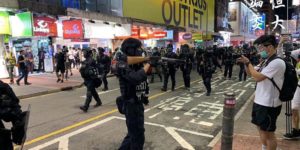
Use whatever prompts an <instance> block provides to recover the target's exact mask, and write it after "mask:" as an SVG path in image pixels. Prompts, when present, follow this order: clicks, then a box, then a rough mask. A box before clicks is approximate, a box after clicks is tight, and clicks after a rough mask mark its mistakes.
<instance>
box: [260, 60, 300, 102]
mask: <svg viewBox="0 0 300 150" xmlns="http://www.w3.org/2000/svg"><path fill="white" fill-rule="evenodd" d="M277 58H279V59H281V60H283V61H284V63H285V66H286V69H285V72H284V80H283V85H282V89H281V90H280V88H279V87H278V86H277V84H276V83H275V82H274V79H273V78H272V79H270V80H271V81H272V83H273V84H274V86H275V87H276V88H277V89H278V91H279V99H280V100H281V101H282V102H287V101H291V100H292V99H293V97H294V94H295V91H296V89H297V86H298V78H297V73H296V69H295V67H294V66H293V65H292V64H291V63H289V62H287V61H286V60H284V59H282V58H280V57H277V56H276V55H274V56H271V58H270V59H269V60H268V61H267V63H266V66H267V65H268V64H269V63H270V62H271V61H272V60H274V59H277Z"/></svg>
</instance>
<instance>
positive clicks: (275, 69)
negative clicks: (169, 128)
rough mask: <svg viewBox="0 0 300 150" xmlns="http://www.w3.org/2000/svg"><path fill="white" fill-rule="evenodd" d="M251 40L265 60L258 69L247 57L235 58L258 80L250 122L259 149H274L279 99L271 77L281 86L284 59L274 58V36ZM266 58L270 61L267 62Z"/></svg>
mask: <svg viewBox="0 0 300 150" xmlns="http://www.w3.org/2000/svg"><path fill="white" fill-rule="evenodd" d="M254 43H256V44H258V45H259V53H260V55H261V58H262V59H264V61H263V62H262V63H261V65H260V67H259V68H258V71H257V70H256V69H255V68H254V67H253V65H252V64H251V62H250V61H249V59H248V58H247V57H245V56H241V57H240V58H239V59H238V61H239V62H243V63H244V64H245V67H246V71H247V73H248V74H249V75H250V76H251V77H253V78H254V80H255V81H256V82H257V85H256V90H255V98H254V104H253V109H252V121H251V122H252V123H253V124H255V125H256V126H257V129H258V132H259V135H260V140H261V142H262V149H263V150H266V149H268V150H276V149H277V140H276V137H275V133H274V132H275V130H276V120H277V117H278V116H279V114H280V111H281V107H282V102H281V101H280V100H279V90H277V88H276V87H274V85H273V83H272V82H271V80H270V79H272V78H273V80H274V82H275V83H276V85H277V86H278V87H279V88H280V89H281V88H282V85H283V79H284V72H285V69H286V66H285V62H284V61H283V60H281V59H273V58H274V57H277V55H276V48H277V42H276V38H275V36H273V35H263V36H261V37H259V38H258V39H257V40H256V41H255V42H254ZM269 59H270V60H272V61H270V62H268V60H269Z"/></svg>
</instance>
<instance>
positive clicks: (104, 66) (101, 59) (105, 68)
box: [97, 47, 111, 91]
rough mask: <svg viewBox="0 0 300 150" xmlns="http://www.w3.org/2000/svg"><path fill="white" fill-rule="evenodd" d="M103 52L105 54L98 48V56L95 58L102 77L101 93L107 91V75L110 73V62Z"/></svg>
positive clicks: (103, 50) (102, 49)
mask: <svg viewBox="0 0 300 150" xmlns="http://www.w3.org/2000/svg"><path fill="white" fill-rule="evenodd" d="M104 52H105V49H104V48H102V47H98V53H99V55H98V57H97V65H98V66H99V69H100V74H101V76H102V82H103V84H104V87H103V89H102V91H107V90H108V82H107V74H108V73H109V71H110V64H111V60H110V58H109V57H108V56H107V55H105V54H104Z"/></svg>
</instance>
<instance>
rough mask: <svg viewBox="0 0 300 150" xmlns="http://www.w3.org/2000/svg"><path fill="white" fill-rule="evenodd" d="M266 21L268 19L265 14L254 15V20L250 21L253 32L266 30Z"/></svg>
mask: <svg viewBox="0 0 300 150" xmlns="http://www.w3.org/2000/svg"><path fill="white" fill-rule="evenodd" d="M265 19H266V15H265V14H261V15H254V16H253V18H252V19H251V20H250V21H251V31H256V30H265V26H266V24H265Z"/></svg>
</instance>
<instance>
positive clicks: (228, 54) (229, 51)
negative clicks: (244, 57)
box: [224, 47, 234, 79]
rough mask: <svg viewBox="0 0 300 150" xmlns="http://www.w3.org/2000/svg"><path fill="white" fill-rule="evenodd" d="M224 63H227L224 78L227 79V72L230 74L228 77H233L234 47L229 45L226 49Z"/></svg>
mask: <svg viewBox="0 0 300 150" xmlns="http://www.w3.org/2000/svg"><path fill="white" fill-rule="evenodd" d="M224 63H225V71H224V78H225V79H226V77H227V74H228V79H231V76H232V68H233V64H234V58H233V49H232V47H229V48H228V49H227V50H226V53H225V55H224Z"/></svg>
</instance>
